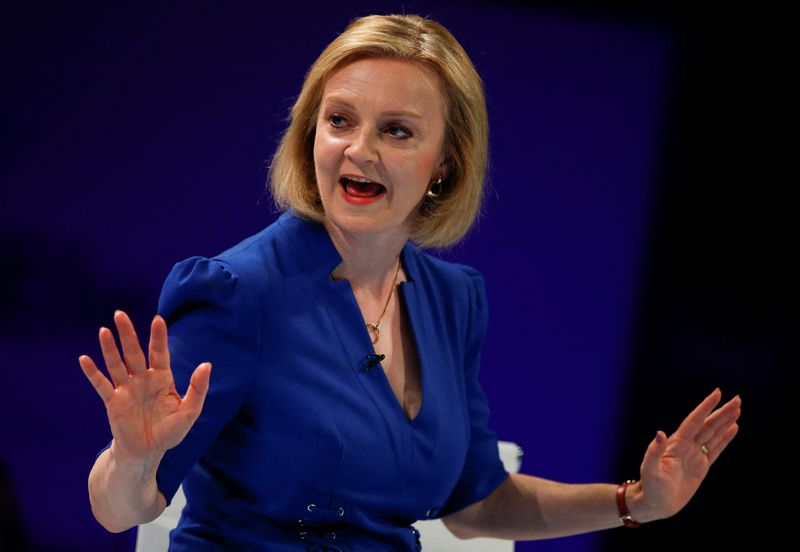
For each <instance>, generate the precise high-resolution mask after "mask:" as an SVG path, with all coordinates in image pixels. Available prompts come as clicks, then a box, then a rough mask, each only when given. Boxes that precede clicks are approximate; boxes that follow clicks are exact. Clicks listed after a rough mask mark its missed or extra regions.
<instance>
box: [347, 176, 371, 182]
mask: <svg viewBox="0 0 800 552" xmlns="http://www.w3.org/2000/svg"><path fill="white" fill-rule="evenodd" d="M347 178H348V179H350V180H352V181H354V182H364V183H369V182H372V180H368V179H366V178H358V177H357V176H348V177H347Z"/></svg>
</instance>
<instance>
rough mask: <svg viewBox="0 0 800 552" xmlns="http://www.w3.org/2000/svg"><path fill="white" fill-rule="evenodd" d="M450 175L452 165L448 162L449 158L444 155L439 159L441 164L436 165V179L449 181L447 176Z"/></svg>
mask: <svg viewBox="0 0 800 552" xmlns="http://www.w3.org/2000/svg"><path fill="white" fill-rule="evenodd" d="M449 174H450V163H448V162H447V157H446V156H445V154H444V153H442V156H441V157H440V158H439V163H438V164H437V165H436V174H435V176H436V178H439V177H441V178H442V180H447V176H448V175H449Z"/></svg>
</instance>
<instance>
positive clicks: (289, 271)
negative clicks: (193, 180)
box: [157, 212, 508, 552]
mask: <svg viewBox="0 0 800 552" xmlns="http://www.w3.org/2000/svg"><path fill="white" fill-rule="evenodd" d="M340 262H341V257H340V256H339V254H338V252H337V251H336V249H335V247H334V246H333V243H332V242H331V240H330V237H329V236H328V234H327V232H326V231H325V229H324V227H322V226H321V225H320V224H317V223H313V222H308V221H305V220H303V219H300V218H298V217H297V216H296V215H294V214H293V213H292V212H289V213H285V214H283V215H282V216H281V217H280V218H279V219H278V221H276V222H275V223H274V224H272V225H270V226H269V227H267V228H266V229H264V230H263V231H261V232H260V233H258V234H256V235H255V236H252V237H250V238H248V239H246V240H245V241H243V242H241V243H240V244H238V245H236V246H235V247H233V248H232V249H229V250H228V251H226V252H224V253H222V254H221V255H218V256H216V257H214V258H212V259H207V258H202V257H193V258H190V259H187V260H185V261H183V262H181V263H178V264H177V265H175V267H174V268H173V270H172V272H171V273H170V274H169V276H168V277H167V280H166V282H165V284H164V288H163V291H162V295H161V299H160V302H159V309H158V310H159V313H160V314H161V315H162V316H163V317H164V318H165V319H166V321H167V324H168V327H169V346H170V352H171V357H172V369H173V372H174V374H175V385H176V387H177V390H178V391H179V392H180V393H181V394H183V393H184V392H185V391H186V388H187V386H188V382H189V376H190V374H191V372H192V371H193V370H194V368H195V367H196V366H197V365H198V364H199V363H200V362H203V361H211V362H212V363H213V370H212V372H211V385H210V389H209V394H208V396H207V397H206V401H205V405H204V408H203V412H202V414H201V415H200V418H199V419H198V420H197V422H196V424H195V425H194V426H193V427H192V429H191V430H190V431H189V433H188V435H187V436H186V438H185V439H184V441H183V442H181V444H180V445H178V446H177V447H175V448H174V449H171V450H169V451H168V452H167V454H166V455H165V457H164V459H163V461H162V462H161V464H160V466H159V468H158V473H157V483H158V487H159V489H160V490H161V492H162V493H163V494H164V496H166V497H167V500H168V501H169V500H171V499H172V496H173V495H174V493H175V491H176V490H177V488H178V486H179V485H180V484H181V483H183V487H184V492H185V494H186V498H187V506H186V508H185V509H184V511H183V514H182V517H181V520H180V522H179V524H178V526H177V528H176V529H175V530H173V531H172V533H171V535H170V550H172V551H184V550H186V551H189V550H191V551H205V550H247V551H262V550H263V551H267V550H268V551H302V550H331V551H333V550H340V551H353V552H355V551H369V552H381V551H392V552H396V551H412V550H419V549H420V545H419V539H418V534H417V532H416V530H415V529H414V528H413V527H411V523H413V522H414V521H416V520H418V519H426V518H434V517H439V516H443V515H446V514H448V513H451V512H455V511H458V510H460V509H462V508H464V507H466V506H468V505H469V504H472V503H474V502H476V501H478V500H481V499H483V498H484V497H486V496H487V495H489V494H490V493H491V492H492V491H493V490H494V489H495V488H496V487H497V486H498V485H499V484H500V483H501V482H502V481H503V480H504V479H505V478H506V477H507V475H508V474H507V473H506V472H505V470H504V469H503V466H502V464H501V462H500V460H499V457H498V451H497V438H496V436H495V434H494V433H493V432H492V431H491V430H490V429H489V428H488V427H487V420H488V417H489V409H488V406H487V404H486V399H485V396H484V394H483V392H482V391H481V389H480V386H479V384H478V365H479V357H480V349H481V344H482V341H483V337H484V333H485V330H486V321H487V310H486V296H485V291H484V285H483V280H482V277H481V276H480V274H479V273H478V272H476V271H475V270H473V269H471V268H468V267H465V266H462V265H456V264H452V263H447V262H444V261H442V260H439V259H436V258H434V257H432V256H430V255H428V254H426V253H424V252H422V251H421V250H419V249H418V248H417V247H415V246H414V245H412V244H410V243H408V244H406V246H405V247H404V248H403V251H402V254H401V262H402V264H403V267H404V270H405V273H406V275H407V280H408V281H407V282H403V283H401V284H400V285H399V290H398V293H399V297H400V299H401V301H402V304H403V305H404V308H405V309H406V313H407V317H408V320H409V322H410V326H411V328H412V334H413V339H414V341H415V343H416V347H417V352H418V356H419V361H420V374H421V380H422V406H421V409H420V411H419V413H418V415H417V416H416V417H415V418H414V419H413V420H409V419H408V418H407V416H406V415H405V413H404V411H403V410H402V408H401V406H400V404H399V402H398V400H397V398H396V396H395V395H394V392H393V391H392V388H391V386H390V384H389V381H388V379H387V378H386V375H385V373H384V372H383V369H382V367H381V366H380V365H379V364H378V363H377V362H376V361H375V359H374V357H373V356H371V355H373V354H374V349H373V346H372V342H371V340H370V336H369V334H368V332H367V328H366V326H365V324H364V320H363V317H362V315H361V312H360V310H359V308H358V304H357V302H356V300H355V297H354V295H353V293H352V290H351V288H350V285H349V283H348V282H347V281H336V280H333V279H332V278H331V277H330V274H331V272H332V271H333V269H334V267H336V266H337V265H338V264H339V263H340Z"/></svg>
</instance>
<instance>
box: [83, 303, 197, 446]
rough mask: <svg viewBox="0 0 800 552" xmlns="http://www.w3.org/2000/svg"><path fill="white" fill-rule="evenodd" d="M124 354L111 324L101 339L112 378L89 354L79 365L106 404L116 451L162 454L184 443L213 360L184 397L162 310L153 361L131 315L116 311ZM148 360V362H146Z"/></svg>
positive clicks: (152, 342)
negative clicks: (177, 383)
mask: <svg viewBox="0 0 800 552" xmlns="http://www.w3.org/2000/svg"><path fill="white" fill-rule="evenodd" d="M114 324H115V325H116V327H117V332H118V333H119V339H120V344H121V346H122V347H121V348H122V355H123V356H120V352H119V350H118V348H117V344H116V342H115V341H114V335H113V333H112V332H111V330H109V329H108V328H101V329H100V334H99V339H100V349H101V351H102V353H103V359H104V360H105V364H106V368H107V369H108V373H109V375H110V376H111V379H110V380H109V379H108V378H106V377H105V375H103V373H102V372H101V371H100V370H99V369H98V368H97V365H96V364H95V363H94V361H93V360H92V359H91V358H89V357H88V356H86V355H83V356H81V357H80V358H79V363H80V365H81V369H82V370H83V373H84V374H85V375H86V377H87V378H88V379H89V381H90V382H91V384H92V386H93V387H94V388H95V390H96V391H97V393H98V394H99V395H100V398H101V399H103V403H104V404H105V407H106V413H107V415H108V421H109V424H110V426H111V433H112V435H113V437H114V442H113V444H112V447H113V448H114V454H115V455H116V456H117V458H118V459H121V460H133V461H141V460H145V459H151V458H159V457H160V456H162V455H163V454H164V453H165V452H166V451H167V450H169V449H170V448H172V447H174V446H176V445H177V444H178V443H180V442H181V441H182V440H183V438H184V437H185V436H186V434H187V433H188V431H189V429H190V428H191V427H192V424H194V422H195V420H197V417H198V416H199V415H200V411H201V410H202V408H203V402H204V400H205V396H206V392H207V391H208V385H209V378H210V375H211V364H210V363H207V362H206V363H203V364H200V365H199V366H198V367H197V368H196V369H195V371H194V373H193V374H192V378H191V381H190V384H189V389H188V390H187V392H186V395H185V396H184V397H183V398H181V396H180V395H179V394H178V392H177V391H176V389H175V383H174V381H173V378H172V370H171V369H170V358H169V349H168V347H167V325H166V323H165V322H164V319H163V318H161V317H160V316H156V317H155V318H153V322H152V324H151V327H150V345H149V363H148V361H147V360H146V359H145V356H144V353H143V351H142V348H141V346H140V345H139V339H138V337H137V335H136V331H135V330H134V328H133V324H132V323H131V320H130V318H128V315H127V314H125V313H124V312H122V311H117V312H116V313H115V314H114ZM148 364H149V368H148Z"/></svg>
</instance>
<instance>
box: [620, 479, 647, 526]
mask: <svg viewBox="0 0 800 552" xmlns="http://www.w3.org/2000/svg"><path fill="white" fill-rule="evenodd" d="M634 483H636V481H634V480H633V479H629V480H628V481H626V482H625V483H622V484H621V485H620V486H619V487H617V509H618V510H619V520H620V521H621V522H622V523H623V524H624V525H625V527H631V528H634V529H635V528H636V527H641V526H642V524H641V523H639V522H638V521H636V520H635V519H633V516H632V515H631V512H630V510H628V505H627V504H626V503H625V489H627V488H628V485H632V484H634Z"/></svg>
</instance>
